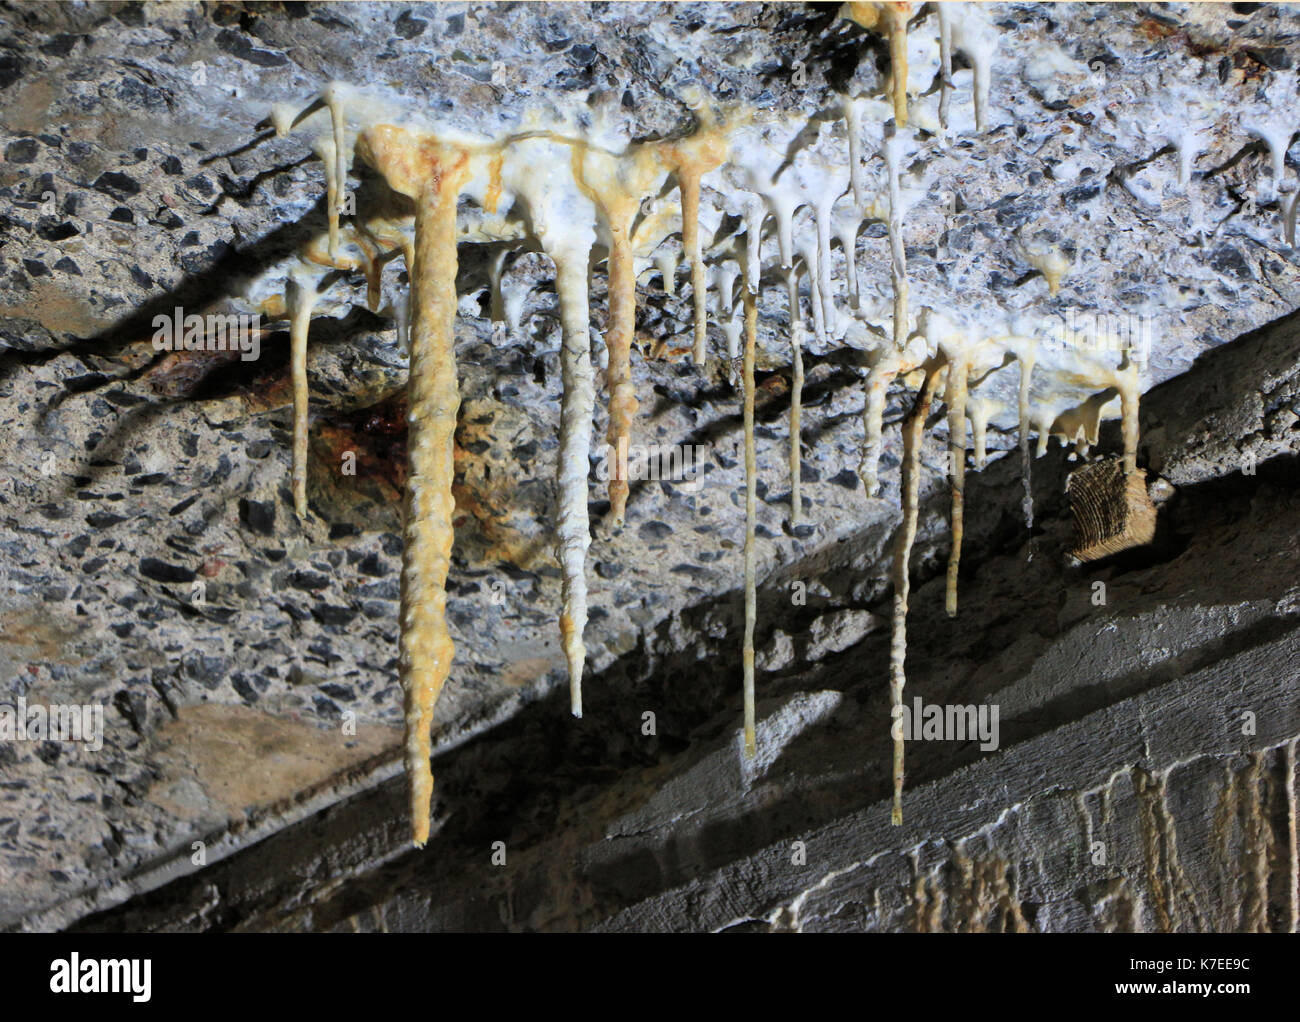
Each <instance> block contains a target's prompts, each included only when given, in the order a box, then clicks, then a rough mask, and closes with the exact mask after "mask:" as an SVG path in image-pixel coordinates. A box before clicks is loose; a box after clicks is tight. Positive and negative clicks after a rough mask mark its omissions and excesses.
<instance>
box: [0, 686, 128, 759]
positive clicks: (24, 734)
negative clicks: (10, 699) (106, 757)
mask: <svg viewBox="0 0 1300 1022" xmlns="http://www.w3.org/2000/svg"><path fill="white" fill-rule="evenodd" d="M0 742H82V743H84V744H85V746H86V747H87V748H88V749H90V751H91V752H98V751H99V750H100V749H102V748H103V747H104V707H103V706H102V705H100V704H98V703H89V704H86V705H77V704H76V703H71V704H63V703H51V704H49V705H48V706H47V705H44V704H42V703H32V704H31V705H28V703H27V700H26V698H25V697H23V696H19V697H18V699H17V701H16V704H15V705H13V706H10V705H7V704H4V703H0Z"/></svg>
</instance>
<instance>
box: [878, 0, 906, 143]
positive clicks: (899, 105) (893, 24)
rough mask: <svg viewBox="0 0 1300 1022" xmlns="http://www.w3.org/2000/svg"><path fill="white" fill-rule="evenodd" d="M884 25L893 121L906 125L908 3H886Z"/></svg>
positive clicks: (902, 125) (900, 125) (899, 125)
mask: <svg viewBox="0 0 1300 1022" xmlns="http://www.w3.org/2000/svg"><path fill="white" fill-rule="evenodd" d="M885 9H886V18H887V20H886V26H887V29H888V32H889V63H890V72H889V73H890V75H891V76H892V79H893V81H892V84H893V98H894V123H895V124H896V125H898V127H900V128H904V127H906V126H907V19H908V18H909V17H911V14H912V5H911V4H910V3H890V4H887V5H886V8H885Z"/></svg>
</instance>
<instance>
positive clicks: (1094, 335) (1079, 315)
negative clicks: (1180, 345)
mask: <svg viewBox="0 0 1300 1022" xmlns="http://www.w3.org/2000/svg"><path fill="white" fill-rule="evenodd" d="M1154 333H1155V320H1154V317H1152V316H1148V315H1147V314H1146V313H1141V312H1089V311H1083V310H1079V309H1067V310H1065V312H1060V313H1054V314H1051V315H1048V316H1045V317H1044V318H1043V320H1042V322H1041V324H1040V326H1039V328H1038V334H1039V336H1041V337H1044V338H1046V340H1047V342H1048V343H1049V344H1051V345H1053V346H1056V347H1059V348H1070V349H1073V350H1075V351H1088V352H1094V353H1100V352H1115V353H1127V354H1128V356H1129V358H1130V360H1131V361H1133V362H1134V363H1136V364H1137V365H1138V366H1139V367H1145V366H1146V364H1147V360H1148V359H1149V358H1150V357H1151V338H1152V335H1153V334H1154Z"/></svg>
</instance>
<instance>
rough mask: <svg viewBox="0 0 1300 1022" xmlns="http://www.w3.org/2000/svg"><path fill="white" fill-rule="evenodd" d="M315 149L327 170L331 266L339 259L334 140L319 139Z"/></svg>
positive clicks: (326, 206)
mask: <svg viewBox="0 0 1300 1022" xmlns="http://www.w3.org/2000/svg"><path fill="white" fill-rule="evenodd" d="M313 148H314V149H315V151H316V155H317V156H319V157H320V161H321V165H322V166H323V167H324V168H325V218H326V221H327V222H328V224H329V248H328V252H329V256H328V262H329V264H331V265H332V264H334V263H336V262H337V261H338V258H339V172H338V159H337V155H336V153H337V150H336V148H335V146H334V140H333V139H329V138H321V139H317V140H316V143H315V145H314V146H313Z"/></svg>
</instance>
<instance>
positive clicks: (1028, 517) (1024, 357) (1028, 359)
mask: <svg viewBox="0 0 1300 1022" xmlns="http://www.w3.org/2000/svg"><path fill="white" fill-rule="evenodd" d="M1017 361H1018V362H1019V363H1020V388H1019V391H1018V397H1017V408H1018V411H1019V416H1020V431H1019V437H1018V439H1019V442H1020V479H1021V482H1022V484H1023V486H1024V490H1025V495H1024V497H1023V498H1022V499H1021V501H1020V507H1021V509H1022V510H1023V511H1024V513H1025V528H1027V529H1032V528H1033V527H1034V484H1033V459H1032V458H1031V457H1030V455H1029V430H1030V422H1029V389H1030V385H1031V384H1032V382H1033V375H1034V362H1035V356H1034V353H1033V352H1032V351H1030V352H1022V353H1021V355H1020V357H1019V359H1018V360H1017ZM1041 439H1042V438H1041V437H1040V440H1041Z"/></svg>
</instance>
